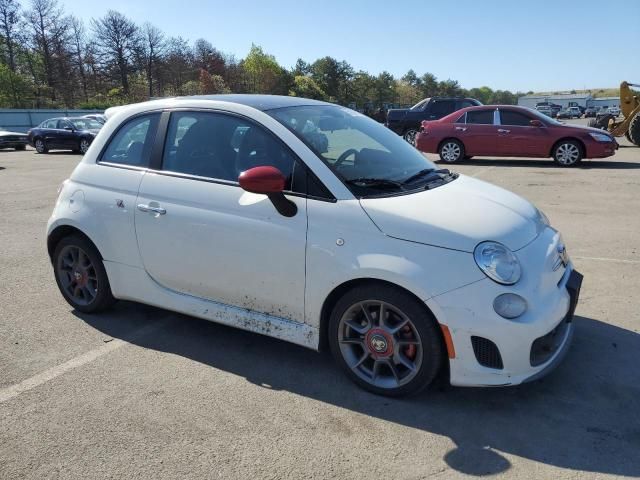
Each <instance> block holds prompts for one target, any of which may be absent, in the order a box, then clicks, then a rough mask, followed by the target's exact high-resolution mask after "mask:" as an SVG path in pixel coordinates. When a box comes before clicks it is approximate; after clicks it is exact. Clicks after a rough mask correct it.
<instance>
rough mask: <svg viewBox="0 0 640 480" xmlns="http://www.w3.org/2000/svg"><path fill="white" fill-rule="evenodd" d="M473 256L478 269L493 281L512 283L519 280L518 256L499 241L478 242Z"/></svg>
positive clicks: (504, 283)
mask: <svg viewBox="0 0 640 480" xmlns="http://www.w3.org/2000/svg"><path fill="white" fill-rule="evenodd" d="M473 257H474V258H475V260H476V263H477V264H478V267H480V270H482V271H483V272H484V274H485V275H486V276H487V277H489V278H490V279H491V280H493V281H495V282H498V283H501V284H503V285H513V284H514V283H516V282H517V281H518V280H520V274H521V270H522V269H521V267H520V261H519V260H518V257H516V255H515V254H514V253H513V252H512V251H511V250H509V249H508V248H507V247H505V246H504V245H502V244H501V243H498V242H482V243H479V244H478V246H477V247H476V249H475V250H474V252H473Z"/></svg>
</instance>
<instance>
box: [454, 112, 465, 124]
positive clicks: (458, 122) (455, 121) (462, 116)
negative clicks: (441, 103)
mask: <svg viewBox="0 0 640 480" xmlns="http://www.w3.org/2000/svg"><path fill="white" fill-rule="evenodd" d="M454 113H455V112H454ZM461 118H462V122H461V121H460V119H461ZM453 123H457V124H463V123H464V124H466V123H467V112H464V113H463V114H462V115H460V116H459V117H458V118H457V119H455V120H454V122H453Z"/></svg>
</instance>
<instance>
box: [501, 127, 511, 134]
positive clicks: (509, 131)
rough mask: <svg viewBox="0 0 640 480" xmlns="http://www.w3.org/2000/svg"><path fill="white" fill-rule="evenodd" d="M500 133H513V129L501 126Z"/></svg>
mask: <svg viewBox="0 0 640 480" xmlns="http://www.w3.org/2000/svg"><path fill="white" fill-rule="evenodd" d="M498 133H511V130H506V129H504V128H499V129H498Z"/></svg>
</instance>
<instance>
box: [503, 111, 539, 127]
mask: <svg viewBox="0 0 640 480" xmlns="http://www.w3.org/2000/svg"><path fill="white" fill-rule="evenodd" d="M531 120H532V119H531V118H530V117H528V116H527V115H524V114H522V113H521V112H517V111H515V110H500V123H501V124H502V125H514V126H521V127H528V126H529V122H531Z"/></svg>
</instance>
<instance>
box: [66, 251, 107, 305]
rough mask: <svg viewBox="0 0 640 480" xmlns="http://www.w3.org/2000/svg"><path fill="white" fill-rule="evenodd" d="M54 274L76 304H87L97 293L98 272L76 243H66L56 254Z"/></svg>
mask: <svg viewBox="0 0 640 480" xmlns="http://www.w3.org/2000/svg"><path fill="white" fill-rule="evenodd" d="M56 274H57V275H58V279H59V280H60V285H61V286H62V289H63V290H64V292H65V293H66V294H67V295H68V296H69V297H70V298H71V300H72V301H73V302H75V303H77V304H78V305H89V304H90V303H91V302H93V301H94V300H95V298H96V296H97V294H98V274H97V272H96V269H95V266H94V265H93V263H92V262H91V259H90V258H89V256H88V255H87V253H86V252H85V251H84V250H83V249H81V248H80V247H78V246H76V245H67V246H65V247H64V248H63V249H62V250H61V251H60V255H58V259H57V265H56Z"/></svg>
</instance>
